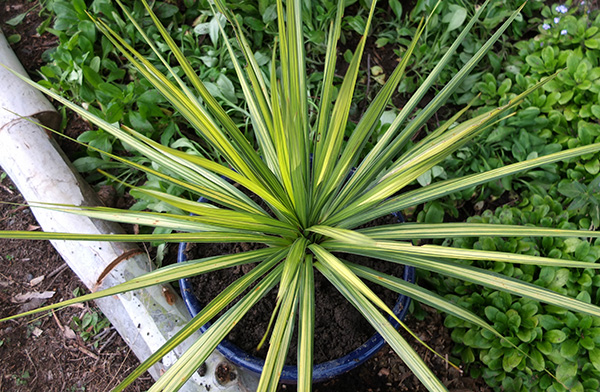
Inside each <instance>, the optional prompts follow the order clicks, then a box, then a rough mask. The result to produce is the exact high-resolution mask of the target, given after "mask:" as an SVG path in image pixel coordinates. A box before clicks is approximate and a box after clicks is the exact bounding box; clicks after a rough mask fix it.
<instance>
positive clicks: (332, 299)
mask: <svg viewBox="0 0 600 392" xmlns="http://www.w3.org/2000/svg"><path fill="white" fill-rule="evenodd" d="M397 222H398V221H397V218H395V217H393V216H389V217H384V218H381V219H380V220H377V221H374V222H372V224H375V225H382V224H389V223H397ZM262 247H263V246H262V245H260V244H188V246H187V248H186V257H187V258H188V260H191V259H197V258H202V257H208V256H216V255H224V254H232V253H237V252H244V251H248V250H254V249H259V248H262ZM338 256H339V257H341V258H343V259H345V260H348V261H352V262H354V263H357V264H362V265H365V266H368V267H371V268H374V269H376V270H378V271H382V272H385V273H387V274H390V275H394V276H398V277H402V276H403V273H404V267H403V266H402V265H398V264H393V263H388V262H384V261H380V260H375V259H368V258H364V257H357V256H354V255H349V254H339V255H338ZM254 266H255V264H248V265H243V266H238V267H234V268H229V269H226V270H221V271H217V272H214V273H210V274H205V275H199V276H196V277H194V278H192V279H190V281H191V283H192V285H193V287H194V288H195V289H194V290H195V291H194V294H195V296H196V298H197V299H198V301H199V302H200V303H201V304H207V303H208V302H210V300H212V299H213V298H214V297H215V296H216V295H218V294H219V293H220V292H222V291H223V290H224V289H225V288H226V287H227V286H228V285H230V284H231V283H233V282H234V281H235V280H237V279H239V278H240V277H242V276H244V275H245V274H246V273H248V272H249V271H250V270H251V269H252V268H253V267H254ZM369 286H370V287H371V289H372V290H373V291H374V292H375V293H376V294H377V295H378V296H379V297H380V298H382V299H383V300H384V302H385V303H386V304H387V305H388V306H389V307H390V308H393V306H394V304H395V303H396V300H397V299H398V294H397V293H394V292H392V291H390V290H386V289H383V288H381V287H380V286H377V285H371V284H369ZM277 289H278V288H277V287H276V288H275V289H273V290H272V291H271V292H270V293H268V294H267V295H266V296H265V298H263V299H262V300H261V301H259V302H258V303H257V304H256V305H255V306H254V307H253V308H252V309H251V310H250V311H249V312H248V313H247V314H246V316H245V317H244V318H243V319H242V321H241V322H240V323H238V325H236V326H235V327H234V329H233V330H232V331H231V332H230V334H229V335H228V337H227V339H228V340H229V341H231V342H232V343H234V344H235V345H237V346H238V347H240V348H241V349H242V350H244V351H246V352H248V353H250V354H253V355H256V356H258V357H261V358H265V357H266V353H267V349H268V345H266V344H265V345H264V346H263V347H262V348H261V350H260V351H258V352H257V351H256V347H257V346H258V343H259V342H260V340H261V339H262V338H263V335H264V333H265V331H266V329H267V326H268V323H269V320H270V317H271V314H272V312H273V308H274V306H275V301H276V297H277ZM315 303H316V308H315V341H314V362H315V363H322V362H326V361H329V360H332V359H336V358H339V357H342V356H344V355H345V354H348V353H349V352H351V351H353V350H354V349H356V348H358V347H359V346H360V345H362V344H363V343H365V342H366V341H367V340H368V339H369V338H370V337H371V336H372V335H373V334H374V333H375V331H374V330H373V328H372V327H371V326H370V324H369V323H368V322H367V321H366V320H365V319H364V317H363V316H362V315H361V314H360V313H359V312H358V310H356V309H355V308H354V307H353V306H352V305H351V304H350V303H349V302H348V301H347V300H346V299H345V298H344V297H343V296H342V294H340V293H339V292H338V291H337V289H336V288H335V287H334V286H333V285H331V284H330V283H329V281H327V279H326V278H325V277H323V276H322V275H321V274H320V273H319V272H318V271H316V270H315ZM224 312H225V310H224V311H223V312H221V314H222V313H224ZM296 342H297V335H296V334H294V336H293V337H292V342H291V345H290V350H289V353H288V357H287V360H286V363H287V364H289V365H293V364H295V363H296Z"/></svg>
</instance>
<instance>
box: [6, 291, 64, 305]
mask: <svg viewBox="0 0 600 392" xmlns="http://www.w3.org/2000/svg"><path fill="white" fill-rule="evenodd" d="M54 293H56V292H55V291H44V292H43V293H39V292H37V291H30V292H28V293H23V294H17V295H15V296H14V297H12V298H11V300H10V302H12V303H13V304H22V303H25V302H27V301H31V300H32V299H48V298H52V297H53V296H54Z"/></svg>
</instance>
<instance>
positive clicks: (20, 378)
mask: <svg viewBox="0 0 600 392" xmlns="http://www.w3.org/2000/svg"><path fill="white" fill-rule="evenodd" d="M12 378H13V380H15V384H17V385H27V380H29V379H30V378H31V375H30V374H29V371H28V370H25V371H23V373H21V375H16V374H13V375H12Z"/></svg>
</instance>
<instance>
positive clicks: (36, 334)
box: [31, 327, 44, 338]
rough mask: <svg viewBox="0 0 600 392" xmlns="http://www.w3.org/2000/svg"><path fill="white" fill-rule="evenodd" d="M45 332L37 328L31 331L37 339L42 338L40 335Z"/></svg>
mask: <svg viewBox="0 0 600 392" xmlns="http://www.w3.org/2000/svg"><path fill="white" fill-rule="evenodd" d="M43 332H44V331H42V330H41V329H39V328H38V327H35V328H34V329H33V331H31V334H32V335H33V336H35V337H36V338H38V337H40V335H41V334H42V333H43Z"/></svg>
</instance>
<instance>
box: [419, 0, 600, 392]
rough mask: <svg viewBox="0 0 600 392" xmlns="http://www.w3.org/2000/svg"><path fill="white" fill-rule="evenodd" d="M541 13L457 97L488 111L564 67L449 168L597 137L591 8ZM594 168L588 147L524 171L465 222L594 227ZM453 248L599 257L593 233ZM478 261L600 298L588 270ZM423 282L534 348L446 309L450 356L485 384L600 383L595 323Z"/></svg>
mask: <svg viewBox="0 0 600 392" xmlns="http://www.w3.org/2000/svg"><path fill="white" fill-rule="evenodd" d="M542 16H543V17H544V18H545V19H544V20H543V23H541V24H540V25H539V34H538V35H537V36H536V37H534V38H532V39H530V40H525V41H521V42H517V43H516V44H515V45H514V46H515V49H516V50H517V51H516V53H514V54H510V55H509V56H508V59H509V61H507V62H506V63H505V64H504V66H503V68H502V70H501V71H500V72H498V71H497V70H495V71H491V72H489V73H487V74H485V75H483V78H482V81H481V82H479V83H477V84H476V85H475V86H474V88H473V89H472V91H471V94H470V95H469V94H466V95H465V96H463V97H462V101H461V100H459V102H463V103H464V102H467V101H469V100H472V99H473V98H474V97H475V94H481V95H480V96H479V97H478V98H477V99H476V101H475V102H474V106H475V107H479V108H478V109H476V113H477V112H478V111H481V112H485V111H486V110H487V109H489V108H491V107H493V106H495V105H497V104H502V103H506V102H508V101H509V100H510V99H512V98H514V97H515V96H516V95H517V94H519V93H520V92H521V91H524V90H525V89H527V88H528V86H531V85H533V84H535V83H536V82H538V81H539V80H541V78H543V77H545V76H547V75H551V74H553V73H554V72H556V71H559V70H561V69H564V71H563V72H561V73H559V75H558V77H557V78H555V79H554V80H552V81H551V82H549V83H548V84H547V85H545V86H543V88H542V89H540V90H538V91H535V92H534V93H532V94H531V95H530V96H529V97H528V98H527V99H525V100H524V101H523V103H522V104H521V105H520V107H519V109H518V110H516V112H515V115H514V116H513V117H512V118H510V119H507V120H506V121H504V122H502V123H501V124H500V126H499V127H497V128H496V129H494V130H492V131H491V132H489V133H487V134H484V135H482V140H485V142H486V143H485V147H481V146H473V147H471V148H465V149H463V150H462V151H461V152H460V153H458V154H456V155H455V156H454V157H453V158H451V159H449V160H448V161H447V162H446V163H447V164H448V166H450V167H453V168H454V169H455V170H452V171H450V173H456V172H459V173H464V172H469V171H475V172H477V171H480V170H482V169H485V167H487V166H488V165H492V167H498V166H502V165H505V164H507V163H510V162H515V161H523V160H526V159H531V158H532V157H537V156H543V155H547V154H551V153H553V152H555V151H561V150H564V149H566V148H569V147H572V146H579V145H585V144H589V143H593V142H595V141H597V140H598V137H599V136H600V128H599V126H598V114H600V112H599V111H598V105H597V102H598V92H599V89H598V86H600V80H599V76H600V75H598V70H599V69H600V68H599V67H598V66H599V64H598V55H599V54H600V52H598V48H599V46H598V45H597V43H596V41H597V40H598V39H599V38H600V35H598V27H599V26H598V16H597V10H595V9H593V8H591V7H590V4H588V2H578V3H577V4H574V5H573V6H571V4H566V5H561V4H554V5H552V6H546V7H544V8H543V10H542ZM482 145H484V144H483V143H482ZM465 158H467V160H466V161H465V160H464V159H465ZM599 169H600V167H599V166H598V154H587V155H585V156H582V157H581V159H579V160H576V161H571V162H563V163H560V164H557V165H552V166H547V167H545V168H544V169H541V170H537V171H532V172H529V173H527V175H526V176H523V175H519V176H514V177H513V178H512V179H510V178H505V181H502V182H498V183H497V184H496V185H495V186H493V187H490V188H489V189H488V190H487V191H488V192H487V194H483V195H479V198H478V199H477V200H485V199H486V198H487V197H489V195H490V194H491V195H494V196H496V197H500V196H502V195H503V194H504V193H505V192H511V191H514V190H517V191H519V192H520V193H521V197H520V198H517V199H518V200H517V205H516V206H514V207H512V206H510V205H508V206H504V207H500V208H498V209H496V210H495V212H492V211H486V212H485V213H484V214H483V215H482V216H480V217H473V218H470V219H469V221H473V222H498V223H504V224H514V223H517V224H534V225H542V226H546V227H550V226H552V227H563V228H567V227H572V228H585V229H590V230H597V228H598V223H600V221H599V219H598V197H599V196H600V188H599V187H598V184H599V181H600V177H599V176H598V172H599ZM462 197H464V198H466V199H469V198H472V197H473V193H470V194H469V193H464V194H463V195H462ZM447 203H448V204H451V203H449V202H447ZM445 210H446V211H447V210H448V209H447V208H446V209H445ZM441 211H442V212H441V214H442V215H441V217H439V219H444V215H443V212H444V210H443V209H442V210H441ZM453 244H454V246H460V247H465V248H475V249H487V250H491V249H498V250H509V249H510V250H511V251H513V252H517V253H525V254H533V255H547V256H550V257H558V258H565V259H567V258H568V259H573V260H581V261H583V260H586V261H587V262H590V263H594V262H597V261H598V259H599V257H600V254H599V253H598V251H599V249H600V248H599V247H598V245H599V244H598V242H597V241H581V240H578V239H567V238H555V239H552V240H550V239H543V240H541V239H540V240H538V239H534V238H520V239H511V240H503V241H498V240H496V241H491V240H490V239H489V238H480V239H478V240H477V239H457V240H455V241H453ZM476 265H478V266H480V267H482V268H489V269H491V270H493V271H496V272H498V273H501V274H504V275H507V276H514V277H519V279H523V280H525V281H529V282H535V283H536V284H540V285H543V286H544V287H547V288H549V289H552V290H554V291H557V292H561V293H569V295H571V296H576V297H578V298H580V299H583V300H585V301H589V302H591V303H597V301H598V300H599V298H598V284H599V282H600V280H599V277H598V275H597V274H596V273H595V272H594V271H592V270H584V271H580V272H575V271H568V270H564V269H555V268H547V267H539V266H538V267H536V266H515V267H513V266H508V265H503V264H494V265H492V264H490V263H476ZM429 278H430V279H431V281H432V283H433V284H436V285H438V284H439V286H437V287H440V288H442V289H441V291H440V292H443V291H445V290H447V293H449V294H447V296H446V297H447V298H449V299H452V300H453V301H456V302H457V303H460V304H464V305H465V306H467V307H469V308H470V309H472V310H473V311H474V312H475V313H476V314H485V316H486V319H487V320H488V321H490V322H493V323H494V325H495V326H496V327H497V328H498V330H499V331H503V334H505V335H506V336H510V337H511V338H512V339H514V343H515V344H519V345H520V347H522V348H523V349H524V350H528V352H529V353H530V354H531V357H532V358H530V359H527V358H525V357H524V356H523V355H522V354H520V353H518V352H516V351H514V350H512V349H511V348H509V347H506V345H505V344H503V343H502V342H501V340H500V339H495V338H493V337H491V336H490V335H489V334H487V332H486V331H482V330H480V329H479V328H477V327H474V328H472V327H469V326H467V325H466V324H465V323H463V322H461V321H458V320H456V319H455V318H452V317H448V318H447V320H446V324H447V326H449V327H451V328H455V329H454V331H453V334H452V337H453V339H454V341H455V342H457V343H459V346H457V348H456V354H457V355H460V356H461V358H462V359H463V360H464V361H466V362H477V363H478V364H482V365H481V366H475V367H473V368H472V369H471V372H472V374H473V375H474V376H479V375H483V377H485V379H486V381H487V382H488V383H489V384H490V385H491V386H493V387H495V388H498V389H500V388H502V390H506V391H530V390H533V391H565V390H573V391H595V390H597V389H598V378H599V375H600V374H599V373H598V371H599V370H600V367H599V363H598V353H599V351H598V347H597V346H598V343H599V342H600V339H599V338H598V337H597V331H598V326H599V325H598V324H597V320H595V319H587V318H585V317H582V316H581V315H576V314H574V313H571V312H565V311H563V310H560V309H556V308H554V307H552V306H548V305H544V304H541V303H539V302H537V301H529V300H524V299H522V298H518V297H516V296H511V295H508V294H506V293H502V292H499V291H496V290H488V289H483V290H480V289H478V288H476V287H470V286H469V285H464V284H462V283H460V282H457V281H452V282H450V280H446V281H444V280H440V279H439V278H437V277H429ZM442 282H445V283H442ZM446 284H447V285H446ZM533 358H537V360H532V359H533ZM542 365H543V366H542ZM544 367H545V369H544ZM546 369H553V371H555V372H556V373H555V374H556V375H557V378H558V381H560V382H557V381H556V380H553V379H552V378H551V377H549V376H548V374H546V373H545V370H546Z"/></svg>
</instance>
